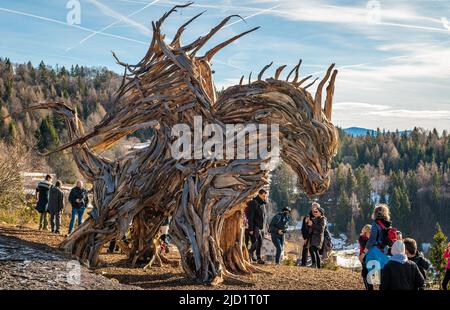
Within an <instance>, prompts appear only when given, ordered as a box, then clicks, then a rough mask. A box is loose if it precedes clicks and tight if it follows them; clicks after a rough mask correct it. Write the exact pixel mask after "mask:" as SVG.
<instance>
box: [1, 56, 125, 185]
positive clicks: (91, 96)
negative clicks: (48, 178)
mask: <svg viewBox="0 0 450 310" xmlns="http://www.w3.org/2000/svg"><path fill="white" fill-rule="evenodd" d="M120 82H121V78H120V77H119V76H118V75H117V74H115V73H113V72H112V71H109V70H107V69H106V68H87V67H83V66H81V67H80V66H78V65H76V66H72V67H71V68H65V67H56V68H52V67H49V66H46V65H45V64H44V63H43V62H41V63H40V64H39V65H38V66H37V67H34V66H33V64H31V63H30V62H29V63H27V64H18V65H15V64H13V63H11V61H10V60H9V59H0V139H1V140H3V141H4V142H5V143H7V144H20V145H21V146H24V147H25V148H26V149H27V150H28V151H29V152H31V153H32V154H36V153H38V152H45V151H48V150H51V149H53V148H55V147H56V146H57V145H58V144H59V143H61V141H67V136H66V130H65V124H64V122H63V121H62V119H61V118H59V117H57V116H56V115H54V114H53V113H52V112H51V111H40V112H33V113H20V114H17V115H15V116H14V117H12V118H7V119H4V116H6V115H10V114H12V113H14V112H18V111H21V110H23V109H24V108H27V107H29V106H30V105H33V104H36V103H39V102H44V101H51V100H58V101H63V102H65V103H67V104H68V105H70V106H72V107H74V108H76V109H77V111H78V114H79V116H80V118H81V119H82V121H83V123H84V124H85V126H86V127H87V128H89V127H91V126H92V125H94V124H96V123H97V122H98V121H99V120H100V119H101V118H102V117H103V116H104V114H105V113H106V112H105V111H108V110H110V109H111V108H112V107H113V100H114V93H115V91H116V90H117V89H118V87H119V85H120ZM47 162H48V164H49V165H50V166H51V168H52V170H53V171H55V172H56V173H57V174H58V175H59V177H62V178H63V179H65V180H66V181H70V182H73V181H74V179H75V178H76V176H77V171H76V168H75V166H74V164H73V162H72V160H71V157H69V156H67V155H65V154H55V155H52V156H51V157H50V158H49V160H48V161H47ZM33 169H37V170H38V171H40V170H42V171H43V172H45V170H46V167H43V165H42V164H41V165H40V166H37V167H33Z"/></svg>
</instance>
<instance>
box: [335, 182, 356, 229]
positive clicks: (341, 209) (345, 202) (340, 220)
mask: <svg viewBox="0 0 450 310" xmlns="http://www.w3.org/2000/svg"><path fill="white" fill-rule="evenodd" d="M351 217H352V208H351V206H350V199H349V198H348V195H347V193H346V192H345V191H342V192H341V194H340V196H339V200H338V206H337V209H336V220H335V222H336V230H337V232H342V233H347V228H348V226H347V225H348V224H349V222H350V220H351Z"/></svg>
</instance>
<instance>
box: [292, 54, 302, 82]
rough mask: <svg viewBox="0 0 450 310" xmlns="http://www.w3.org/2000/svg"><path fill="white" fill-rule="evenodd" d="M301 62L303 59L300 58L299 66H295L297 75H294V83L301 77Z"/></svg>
mask: <svg viewBox="0 0 450 310" xmlns="http://www.w3.org/2000/svg"><path fill="white" fill-rule="evenodd" d="M301 64H302V60H301V59H300V60H299V62H298V64H297V66H296V67H295V77H294V80H293V81H292V83H294V84H295V83H297V80H298V77H299V69H300V66H301Z"/></svg>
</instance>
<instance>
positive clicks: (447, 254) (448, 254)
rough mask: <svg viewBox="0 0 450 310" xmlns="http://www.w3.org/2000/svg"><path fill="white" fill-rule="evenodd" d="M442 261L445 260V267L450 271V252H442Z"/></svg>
mask: <svg viewBox="0 0 450 310" xmlns="http://www.w3.org/2000/svg"><path fill="white" fill-rule="evenodd" d="M444 259H447V266H446V267H445V268H446V269H450V251H449V250H448V249H447V250H445V252H444Z"/></svg>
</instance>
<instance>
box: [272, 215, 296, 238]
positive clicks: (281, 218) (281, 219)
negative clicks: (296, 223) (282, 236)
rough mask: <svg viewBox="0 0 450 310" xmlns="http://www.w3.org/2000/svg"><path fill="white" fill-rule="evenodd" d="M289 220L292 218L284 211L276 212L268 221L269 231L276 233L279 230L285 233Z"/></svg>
mask: <svg viewBox="0 0 450 310" xmlns="http://www.w3.org/2000/svg"><path fill="white" fill-rule="evenodd" d="M291 220H292V218H291V216H290V215H289V214H286V213H284V212H280V213H278V214H276V215H275V216H274V217H273V218H272V221H270V225H269V232H270V233H274V234H278V231H279V230H281V231H282V232H283V233H285V232H286V231H287V229H288V226H289V222H290V221H291Z"/></svg>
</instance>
